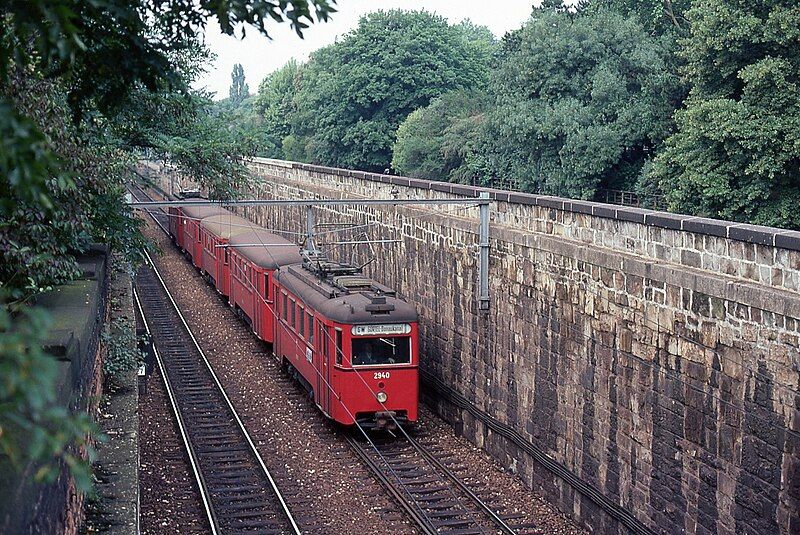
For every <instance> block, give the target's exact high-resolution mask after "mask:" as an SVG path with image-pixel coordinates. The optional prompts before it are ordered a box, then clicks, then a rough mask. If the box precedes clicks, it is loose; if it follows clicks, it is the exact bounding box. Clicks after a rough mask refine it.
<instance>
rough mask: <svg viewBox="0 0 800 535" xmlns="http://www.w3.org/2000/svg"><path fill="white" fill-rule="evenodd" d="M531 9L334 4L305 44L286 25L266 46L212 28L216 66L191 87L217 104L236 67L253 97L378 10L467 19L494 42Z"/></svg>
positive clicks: (524, 0)
mask: <svg viewBox="0 0 800 535" xmlns="http://www.w3.org/2000/svg"><path fill="white" fill-rule="evenodd" d="M533 3H534V2H533V0H495V1H493V2H486V1H485V0H428V1H421V0H417V1H414V0H405V1H404V0H339V2H338V4H337V9H338V12H337V13H334V14H333V17H332V19H331V20H330V21H329V22H326V23H320V24H314V25H312V26H311V27H310V28H308V29H307V30H306V32H305V38H304V39H300V38H299V37H297V35H296V34H295V33H294V32H292V31H291V30H290V29H289V25H288V24H272V25H271V26H270V29H271V35H272V40H271V41H270V40H269V39H267V38H266V37H262V36H261V35H260V34H258V32H257V31H256V30H254V29H249V30H250V31H248V32H247V37H245V38H244V40H242V39H240V38H236V37H228V36H226V35H222V34H221V33H220V31H219V26H218V25H217V23H216V22H213V23H211V24H209V27H208V28H207V35H206V43H207V44H208V46H209V48H211V51H212V52H214V53H215V54H216V55H217V60H216V61H215V62H214V65H212V66H210V68H209V69H208V72H207V73H206V75H205V76H204V77H202V78H201V79H200V80H198V82H197V83H196V84H195V86H196V87H197V88H205V89H207V90H209V91H213V92H215V93H216V98H217V99H220V98H226V97H227V96H228V88H229V87H230V85H231V70H233V65H234V64H236V63H241V64H242V66H243V67H244V74H245V81H246V82H247V83H248V85H249V86H250V93H255V92H256V91H258V84H259V82H260V81H261V80H262V79H263V78H264V76H266V75H267V74H269V73H271V72H272V71H274V70H275V69H277V68H278V67H280V66H281V65H283V64H284V63H286V62H287V61H288V60H289V59H290V58H295V59H297V60H299V61H305V60H306V59H308V55H309V53H311V52H313V51H314V50H316V49H318V48H320V47H323V46H325V45H328V44H331V43H333V42H334V41H335V40H336V38H337V36H341V35H343V34H345V33H347V32H348V31H350V30H352V29H354V28H355V27H356V26H358V19H359V18H360V17H361V16H362V15H365V14H367V13H370V12H372V11H377V10H379V9H384V10H386V9H396V8H399V9H423V8H424V9H426V10H427V11H432V12H434V13H437V14H439V15H441V16H443V17H445V18H447V19H448V20H449V21H450V22H451V23H457V22H460V21H461V20H462V19H465V18H468V19H470V20H472V22H474V23H476V24H482V25H485V26H488V27H489V29H490V30H492V32H493V33H494V34H495V35H496V36H497V37H502V36H503V34H505V33H506V32H507V31H508V30H513V29H515V28H519V27H520V26H521V25H522V22H523V21H525V20H526V19H527V18H528V16H529V15H530V13H531V7H532V5H533ZM536 3H537V4H538V3H539V1H538V0H537V1H536Z"/></svg>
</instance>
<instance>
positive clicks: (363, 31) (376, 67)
mask: <svg viewBox="0 0 800 535" xmlns="http://www.w3.org/2000/svg"><path fill="white" fill-rule="evenodd" d="M489 66H490V58H489V57H487V52H486V48H485V47H484V46H483V45H482V43H480V42H475V41H473V40H470V39H467V38H466V37H465V32H464V31H462V30H460V29H459V28H458V27H456V26H451V25H449V24H448V23H447V21H446V20H445V19H444V18H442V17H439V16H437V15H434V14H431V13H428V12H425V11H421V12H413V11H412V12H409V11H389V12H384V11H379V12H376V13H372V14H369V15H367V16H365V17H363V18H362V19H361V21H360V23H359V25H358V28H356V29H355V30H354V31H352V32H351V33H349V34H347V35H346V36H345V37H344V38H343V39H342V40H341V41H339V42H338V43H335V44H333V45H331V46H328V47H326V48H323V49H321V50H318V51H316V52H315V53H314V54H313V55H312V57H311V59H310V61H309V63H308V64H307V66H306V67H305V68H304V69H303V73H302V83H301V88H300V91H299V92H298V94H297V96H296V99H295V108H296V110H297V112H296V113H295V114H294V116H293V118H292V132H291V134H292V136H293V144H295V146H298V145H299V146H302V147H304V148H305V149H304V150H305V156H306V158H307V159H309V160H311V161H315V162H319V163H325V164H328V165H337V166H343V167H350V168H357V169H365V170H373V171H382V170H384V169H385V168H386V167H388V166H389V165H390V162H391V158H392V154H391V152H392V145H393V143H394V141H395V133H396V131H397V127H398V126H399V125H400V123H401V122H402V121H403V120H404V119H405V118H406V117H407V116H408V114H410V113H411V112H412V111H414V110H415V109H418V108H421V107H424V106H426V105H428V104H429V103H430V101H431V99H433V98H435V97H437V96H439V95H441V94H443V93H445V92H448V91H452V90H455V89H459V88H472V87H476V86H480V85H482V84H484V83H485V82H486V80H487V79H488V74H489Z"/></svg>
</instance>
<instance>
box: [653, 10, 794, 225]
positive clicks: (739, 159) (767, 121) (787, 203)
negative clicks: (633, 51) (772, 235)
mask: <svg viewBox="0 0 800 535" xmlns="http://www.w3.org/2000/svg"><path fill="white" fill-rule="evenodd" d="M686 17H687V19H688V21H689V22H690V30H689V33H688V35H687V36H686V37H685V38H684V39H682V40H681V42H680V46H681V52H680V54H681V57H682V58H683V59H684V61H685V62H686V64H685V67H684V68H683V70H682V72H683V75H684V77H685V78H686V80H687V81H689V82H690V83H691V84H692V87H691V92H690V95H689V98H688V99H687V101H686V103H685V107H684V108H683V109H681V110H680V111H678V113H677V114H676V119H677V132H676V133H675V134H674V135H672V136H671V137H670V138H669V139H668V141H667V143H666V147H665V149H664V150H663V151H662V152H661V153H660V154H658V155H657V156H656V159H655V162H654V165H653V169H652V172H651V174H650V176H649V180H650V181H652V182H653V183H655V184H657V186H658V187H659V188H660V189H661V190H663V191H664V192H666V194H667V198H668V200H669V202H670V207H671V208H672V209H673V210H677V211H682V212H688V213H694V214H699V215H705V216H710V217H722V218H726V219H733V220H739V221H748V222H752V223H759V224H764V225H774V226H783V227H790V228H800V210H798V208H797V206H798V202H800V7H798V5H797V4H796V2H794V1H792V0H768V1H763V2H758V3H756V2H749V1H744V0H708V1H705V2H702V3H699V2H698V3H696V4H694V5H693V6H692V8H691V9H689V10H688V11H687V13H686Z"/></svg>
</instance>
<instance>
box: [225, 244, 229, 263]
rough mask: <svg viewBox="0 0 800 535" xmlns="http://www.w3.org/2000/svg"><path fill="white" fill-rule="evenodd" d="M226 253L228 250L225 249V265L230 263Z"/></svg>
mask: <svg viewBox="0 0 800 535" xmlns="http://www.w3.org/2000/svg"><path fill="white" fill-rule="evenodd" d="M228 251H229V249H228V248H227V247H226V248H225V264H227V263H228V262H230V253H229V252H228Z"/></svg>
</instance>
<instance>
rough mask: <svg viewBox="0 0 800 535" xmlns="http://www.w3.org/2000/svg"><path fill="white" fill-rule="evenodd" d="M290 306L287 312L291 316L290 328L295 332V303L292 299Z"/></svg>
mask: <svg viewBox="0 0 800 535" xmlns="http://www.w3.org/2000/svg"><path fill="white" fill-rule="evenodd" d="M291 301H292V304H291V306H290V307H289V312H290V313H291V315H292V321H291V326H292V328H293V329H294V330H295V331H296V330H297V303H295V302H294V299H291Z"/></svg>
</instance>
